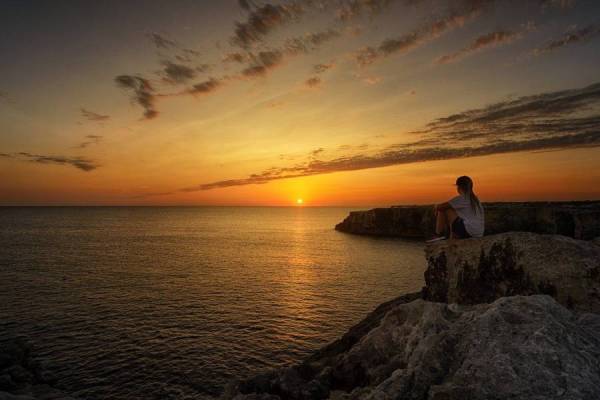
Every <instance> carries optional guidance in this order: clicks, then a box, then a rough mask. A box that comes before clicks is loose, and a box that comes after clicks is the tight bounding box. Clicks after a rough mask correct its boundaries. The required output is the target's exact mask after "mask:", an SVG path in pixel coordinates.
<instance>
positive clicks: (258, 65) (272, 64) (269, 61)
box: [242, 50, 284, 78]
mask: <svg viewBox="0 0 600 400" xmlns="http://www.w3.org/2000/svg"><path fill="white" fill-rule="evenodd" d="M283 56H284V53H283V52H282V51H281V50H269V51H261V52H260V53H258V55H257V56H254V55H253V56H252V59H253V61H252V64H251V65H250V66H249V67H247V68H245V69H244V70H243V71H242V75H243V76H244V77H247V78H254V77H257V76H264V75H266V73H267V72H269V71H270V70H272V69H273V68H276V67H278V66H279V65H281V63H283Z"/></svg>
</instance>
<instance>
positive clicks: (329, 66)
mask: <svg viewBox="0 0 600 400" xmlns="http://www.w3.org/2000/svg"><path fill="white" fill-rule="evenodd" d="M334 66H335V64H334V63H329V64H317V65H315V66H313V72H314V73H315V74H322V73H323V72H326V71H329V70H330V69H332V68H333V67H334Z"/></svg>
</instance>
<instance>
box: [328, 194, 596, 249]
mask: <svg viewBox="0 0 600 400" xmlns="http://www.w3.org/2000/svg"><path fill="white" fill-rule="evenodd" d="M484 206H485V219H486V227H485V228H486V234H496V233H502V232H510V231H523V232H534V233H543V234H559V235H564V236H569V237H574V238H577V239H586V240H588V239H592V238H594V237H597V236H600V201H590V202H538V203H535V202H533V203H485V204H484ZM434 226H435V224H434V216H433V207H432V206H399V207H391V208H375V209H372V210H368V211H354V212H351V213H350V215H349V216H348V217H346V219H344V221H343V222H341V223H339V224H338V225H336V227H335V229H336V230H338V231H341V232H347V233H354V234H359V235H373V236H396V237H405V238H425V237H428V236H431V235H432V234H433V233H434V232H433V229H434Z"/></svg>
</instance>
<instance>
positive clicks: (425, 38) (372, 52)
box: [355, 0, 490, 67]
mask: <svg viewBox="0 0 600 400" xmlns="http://www.w3.org/2000/svg"><path fill="white" fill-rule="evenodd" d="M488 3H490V1H484V0H481V1H476V0H472V1H468V2H466V3H465V4H464V5H463V7H462V8H461V9H460V10H458V11H457V10H454V11H452V12H450V13H449V14H448V15H446V16H444V17H442V18H440V19H437V20H434V21H432V22H430V23H428V24H427V25H425V26H423V27H421V28H419V29H417V30H415V31H413V32H409V33H407V34H404V35H402V36H399V37H397V38H388V39H385V40H384V41H382V42H381V43H380V44H379V45H377V46H376V47H372V46H369V47H365V48H363V49H361V50H359V51H358V52H357V53H356V54H355V58H356V62H357V63H358V65H359V66H361V67H366V66H368V65H370V64H373V63H374V62H376V61H379V60H381V59H383V58H386V57H389V56H391V55H393V54H402V53H406V52H408V51H410V50H412V49H414V48H416V47H419V46H421V45H423V44H425V43H427V42H429V41H431V40H433V39H435V38H437V37H439V36H440V35H442V34H443V33H445V32H447V31H449V30H451V29H455V28H458V27H461V26H463V25H464V24H465V22H466V21H467V20H469V19H471V18H473V17H474V16H476V15H477V14H479V13H480V12H481V11H482V9H483V8H484V7H485V6H486V5H487V4H488Z"/></svg>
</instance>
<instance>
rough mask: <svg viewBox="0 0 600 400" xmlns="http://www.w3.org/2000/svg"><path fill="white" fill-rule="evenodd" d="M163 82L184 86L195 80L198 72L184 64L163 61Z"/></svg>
mask: <svg viewBox="0 0 600 400" xmlns="http://www.w3.org/2000/svg"><path fill="white" fill-rule="evenodd" d="M162 73H163V74H164V78H163V80H164V81H165V82H168V83H171V84H182V83H186V82H188V81H190V80H192V79H194V78H195V77H196V75H197V73H198V71H197V70H196V69H194V68H192V67H189V66H187V65H184V64H176V63H174V62H172V61H163V69H162Z"/></svg>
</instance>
